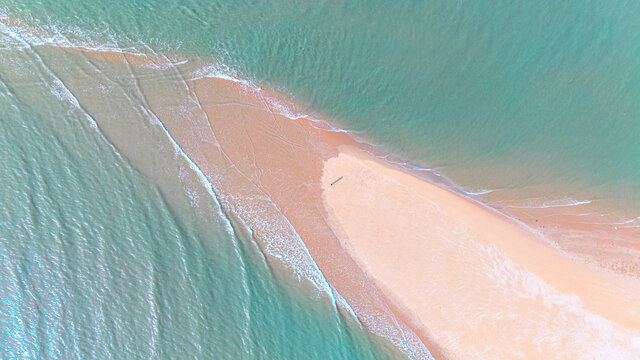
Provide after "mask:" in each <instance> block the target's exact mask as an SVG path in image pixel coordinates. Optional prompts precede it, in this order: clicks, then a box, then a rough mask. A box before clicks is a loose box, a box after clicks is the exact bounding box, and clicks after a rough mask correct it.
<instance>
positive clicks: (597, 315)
mask: <svg viewBox="0 0 640 360" xmlns="http://www.w3.org/2000/svg"><path fill="white" fill-rule="evenodd" d="M340 150H341V151H340V154H339V155H338V156H337V157H334V158H331V159H329V160H328V161H326V163H325V166H324V172H323V176H322V183H323V189H324V192H323V200H324V203H325V205H326V206H327V208H328V209H329V210H330V211H329V218H330V224H331V227H332V228H333V229H334V231H335V232H336V233H338V234H339V237H340V240H341V243H342V244H343V246H344V248H345V249H347V251H348V252H349V254H351V255H352V257H353V258H354V259H355V260H356V261H357V263H358V264H359V265H360V266H361V267H362V268H363V269H365V271H366V272H367V274H369V275H370V276H371V277H372V278H373V279H375V281H376V283H377V284H378V285H379V286H380V287H381V288H383V289H384V292H385V294H386V295H387V296H388V297H390V298H392V299H394V300H395V301H396V302H397V303H399V304H401V307H403V308H404V310H405V311H406V312H407V313H409V314H410V316H411V317H415V319H418V320H417V322H418V323H419V324H420V327H421V328H426V329H427V330H428V332H429V333H431V334H433V336H434V339H435V342H436V343H438V344H439V345H440V346H441V347H442V348H443V349H444V351H445V353H446V354H447V355H448V357H449V358H453V359H478V358H485V359H516V358H527V359H542V358H545V359H587V358H594V359H595V358H599V359H603V358H610V359H613V358H615V359H623V358H629V359H634V358H636V359H637V358H638V356H640V337H639V335H640V332H639V330H640V288H639V286H638V282H637V281H634V280H633V279H629V278H623V277H619V276H616V275H614V274H609V273H607V272H604V271H598V270H597V269H592V268H590V267H588V266H586V265H585V264H583V263H579V262H576V261H573V260H570V259H568V258H566V257H564V256H562V255H561V254H560V253H559V252H558V251H556V250H555V249H553V248H551V247H549V246H547V245H545V244H544V243H542V242H541V241H540V240H538V239H537V238H535V236H534V235H533V234H532V233H530V232H528V231H526V230H525V229H523V228H522V227H521V226H519V225H518V224H516V223H515V222H513V221H512V220H511V219H508V218H506V217H504V216H503V215H501V214H498V213H496V212H493V211H492V210H489V209H487V208H486V207H483V206H481V205H479V204H477V203H475V202H473V201H471V200H469V199H467V198H464V197H462V196H460V195H458V194H455V193H453V192H451V191H448V190H445V189H443V188H440V187H438V186H435V185H433V184H430V183H427V182H425V181H422V180H420V179H418V178H416V177H414V176H412V175H409V174H407V173H405V172H402V171H400V170H399V169H396V168H393V167H391V166H389V164H384V163H382V162H381V161H380V160H378V159H376V158H373V157H371V156H370V155H368V154H366V153H364V152H362V151H360V150H356V149H353V148H349V147H341V149H340ZM340 176H343V179H342V180H340V181H339V182H338V183H336V184H335V185H334V186H331V185H330V183H331V182H332V181H334V180H335V179H337V178H338V177H340Z"/></svg>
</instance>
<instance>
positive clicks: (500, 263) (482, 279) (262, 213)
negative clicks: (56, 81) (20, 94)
mask: <svg viewBox="0 0 640 360" xmlns="http://www.w3.org/2000/svg"><path fill="white" fill-rule="evenodd" d="M78 53H80V55H81V56H85V57H87V59H89V60H90V61H87V65H86V66H83V65H81V66H80V67H81V69H79V70H78V72H81V73H84V74H89V75H90V74H92V73H100V74H111V76H110V77H111V78H115V79H117V81H118V86H119V88H118V89H115V90H113V91H114V92H113V94H109V93H107V95H108V96H111V98H112V99H114V98H116V96H125V95H126V96H128V97H129V96H134V97H140V99H141V100H140V101H141V102H144V105H145V107H146V108H148V109H150V113H149V114H148V116H149V117H151V118H154V119H157V120H159V121H160V122H161V123H162V124H163V126H164V127H166V129H167V131H168V132H169V133H170V135H171V137H172V138H173V139H174V140H175V141H176V142H177V143H178V144H179V145H180V148H181V149H182V150H183V151H184V152H185V153H186V154H187V155H188V156H189V158H190V159H192V160H193V162H194V163H195V164H196V165H197V166H198V168H199V169H200V170H201V171H202V172H203V173H204V175H205V176H206V177H207V178H208V179H209V180H210V181H211V183H212V184H213V188H214V191H215V193H216V195H217V196H218V197H219V200H220V202H221V204H222V206H223V208H224V209H225V211H227V212H229V213H233V214H234V216H237V217H238V218H239V220H240V221H242V222H243V223H245V224H246V225H247V226H248V227H250V228H251V229H252V231H253V232H254V236H255V238H256V241H257V242H258V244H259V245H260V246H261V248H262V250H263V252H264V253H265V254H267V256H268V257H269V261H270V262H271V263H272V264H278V263H279V262H284V260H282V259H284V258H287V256H286V255H287V254H288V255H290V258H294V259H295V258H302V257H304V256H307V255H305V254H306V253H305V251H307V250H308V253H309V254H310V255H311V257H312V258H313V261H314V262H315V264H317V266H318V267H319V268H320V270H321V271H322V275H323V276H324V278H326V279H327V281H328V282H329V283H330V284H331V286H332V288H333V291H335V292H336V293H337V294H339V295H340V296H341V297H343V298H344V299H345V300H346V301H347V302H348V304H349V305H350V307H351V308H352V309H353V310H354V311H355V313H356V315H357V317H358V320H359V321H360V322H361V323H362V324H363V325H364V326H365V327H367V328H368V329H370V330H371V332H372V333H374V334H377V335H379V336H381V337H383V338H385V339H388V340H390V341H391V342H393V343H395V344H396V345H397V346H400V347H410V348H411V349H412V350H410V351H413V355H414V356H415V357H416V358H421V357H422V358H424V357H426V356H427V355H426V351H425V346H426V348H428V349H429V350H430V352H431V353H432V354H433V355H434V357H436V358H437V359H445V358H446V359H522V358H529V359H537V358H549V359H567V358H568V359H575V358H580V359H589V358H616V359H627V358H628V359H632V358H635V355H637V354H638V353H640V281H638V279H637V278H634V277H631V276H622V275H619V274H616V273H613V272H610V271H607V270H606V269H604V268H601V267H598V266H596V265H593V264H587V263H585V262H581V261H578V260H575V259H573V258H571V257H569V256H566V255H565V254H564V253H563V252H561V251H560V250H559V249H557V248H555V247H553V246H551V245H549V244H548V243H546V242H544V241H542V240H541V239H540V238H539V237H538V235H539V234H538V233H536V230H535V229H534V228H532V227H528V226H527V225H526V224H524V223H518V222H516V221H515V220H514V219H512V218H510V217H508V216H506V215H505V214H502V213H499V212H496V211H495V210H494V209H492V208H489V207H487V206H484V205H482V204H480V203H479V202H476V201H473V200H472V199H469V198H466V197H463V196H461V195H460V194H458V193H456V192H454V191H451V190H447V189H444V188H442V187H439V186H437V185H434V184H432V183H429V182H427V181H425V180H423V179H420V178H418V177H416V176H414V175H412V174H410V173H409V172H407V171H405V170H404V169H402V168H401V167H399V166H397V165H394V164H393V163H390V162H386V161H384V160H382V159H381V158H379V157H376V156H375V155H374V154H375V149H373V148H372V147H371V146H368V145H364V144H361V143H359V142H358V141H356V140H355V139H354V138H352V137H351V136H349V135H348V134H347V133H343V132H335V131H329V130H327V126H323V125H322V124H321V123H317V122H314V121H311V120H309V119H307V118H304V117H302V118H298V119H295V120H294V119H291V118H290V117H287V116H285V115H282V113H281V112H280V111H279V110H278V109H277V107H276V106H274V104H273V103H272V102H270V99H274V98H278V97H282V96H281V95H280V94H277V93H275V92H274V93H269V91H268V90H263V91H262V92H256V91H254V90H252V89H251V88H249V87H247V86H246V85H245V84H243V83H240V82H237V81H230V80H226V79H221V78H215V77H198V78H193V77H189V76H187V75H188V74H189V73H190V71H191V70H193V69H192V68H187V69H177V70H175V72H173V73H171V72H169V75H166V74H165V75H164V77H159V76H155V74H156V73H155V72H157V71H159V70H156V69H153V68H152V67H148V66H146V67H145V66H137V65H139V64H141V63H144V61H143V60H142V59H140V58H139V57H136V56H131V55H122V54H114V53H109V52H89V51H75V50H74V51H68V50H67V51H65V52H64V54H62V55H60V57H61V59H64V57H66V56H72V57H73V56H79V55H78ZM192 63H195V62H192ZM123 65H126V66H123ZM189 66H195V67H197V66H199V64H197V63H195V64H191V65H189ZM161 71H165V72H167V71H166V70H161ZM60 74H61V75H60V76H61V78H62V80H63V81H64V83H65V84H66V86H67V87H69V89H71V90H72V91H74V93H75V94H76V97H77V99H78V101H79V102H80V104H82V106H83V108H84V109H86V111H87V112H88V113H89V114H91V115H92V116H93V117H94V118H95V119H96V122H97V123H98V124H99V126H100V127H101V130H102V131H103V132H104V133H105V134H106V136H107V137H108V138H110V139H114V140H113V141H114V143H115V145H116V146H117V147H119V144H118V143H117V141H118V140H117V139H118V137H119V136H120V138H122V136H121V133H122V132H124V131H125V130H123V129H121V128H118V127H116V126H114V125H111V124H110V122H109V119H110V118H111V117H114V116H127V115H126V114H127V112H128V111H129V110H127V109H124V110H122V111H120V112H118V111H115V110H114V109H112V108H109V107H105V105H104V104H103V103H101V102H100V101H97V100H96V99H95V98H92V92H91V90H92V89H93V88H91V86H93V87H94V88H96V89H97V88H98V87H100V84H91V82H90V80H87V79H90V77H87V78H85V79H83V78H80V77H79V76H77V77H74V76H73V73H70V74H67V75H66V76H65V73H64V71H60ZM114 74H120V75H122V76H121V78H118V76H115V75H114ZM131 74H133V75H134V76H135V79H131V78H128V76H130V75H131ZM100 76H102V75H100ZM98 77H99V76H98ZM123 89H124V90H123ZM88 90H89V91H88ZM96 91H97V90H96ZM120 93H122V94H123V95H122V94H121V95H118V94H120ZM119 134H120V135H119ZM123 139H126V137H125V138H123ZM120 145H122V147H119V149H120V150H121V151H124V152H125V155H126V151H127V148H126V144H125V143H122V144H120ZM337 179H340V180H339V181H337V182H336V180H337ZM332 183H333V185H331V184H332ZM523 217H524V216H523ZM532 219H533V218H532ZM300 240H301V241H302V242H303V243H304V247H302V248H300ZM274 266H276V265H274Z"/></svg>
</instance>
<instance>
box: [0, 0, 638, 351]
mask: <svg viewBox="0 0 640 360" xmlns="http://www.w3.org/2000/svg"><path fill="white" fill-rule="evenodd" d="M0 13H1V14H2V15H5V16H8V17H10V18H12V19H14V18H15V19H20V20H21V21H23V22H24V23H25V25H28V26H29V27H30V29H32V30H34V31H36V32H37V33H38V34H39V35H41V37H42V38H48V40H47V41H50V42H60V41H70V42H72V43H82V44H87V43H91V44H94V45H100V44H104V45H108V46H111V47H116V48H121V49H129V50H132V51H137V52H143V53H158V54H178V55H179V54H190V55H191V54H193V55H197V56H199V57H201V58H205V59H211V61H216V62H219V63H222V64H225V65H227V66H228V67H229V68H230V69H233V70H235V71H237V72H238V73H239V74H240V76H241V77H244V78H249V79H252V80H254V81H256V82H258V83H266V84H269V85H271V86H274V87H276V88H278V89H280V90H282V91H284V92H286V93H288V94H291V96H293V97H294V98H295V99H296V100H298V101H299V102H301V103H303V104H305V105H306V106H308V113H310V114H312V115H313V116H318V117H322V118H326V117H328V118H330V119H333V120H334V121H335V122H336V123H337V124H338V125H339V126H341V127H344V128H346V129H349V130H352V131H354V132H355V133H357V134H358V135H359V136H361V137H363V138H365V139H367V140H369V141H371V142H373V143H375V144H379V145H381V146H382V147H383V148H385V149H388V150H389V152H390V153H391V154H393V155H394V156H396V157H398V158H402V159H405V160H409V161H411V162H412V163H414V164H417V165H419V166H422V167H428V168H434V169H436V170H438V171H439V172H441V173H443V174H445V175H446V176H447V177H449V178H451V179H453V180H454V181H455V182H457V183H459V184H461V185H463V186H465V187H466V188H467V189H470V190H478V191H480V190H484V189H486V190H493V191H495V194H496V196H497V197H498V198H499V199H513V200H517V201H521V202H525V203H527V204H528V205H532V206H544V204H545V203H548V201H556V203H557V202H560V203H562V202H563V201H567V203H570V201H574V200H575V201H594V202H596V203H601V204H602V205H603V207H605V208H621V207H625V208H627V210H625V214H624V216H627V217H629V218H633V217H635V216H638V215H639V213H640V210H639V208H640V207H639V206H638V204H640V145H638V144H640V121H639V119H640V105H638V104H639V103H640V102H638V101H637V99H639V98H640V71H638V69H640V30H639V29H640V26H639V25H640V3H638V2H632V1H629V2H624V1H584V2H571V1H565V2H562V1H560V2H558V1H541V2H511V1H493V2H490V3H487V2H480V1H422V2H418V1H411V2H388V1H367V2H364V1H363V2H340V3H337V2H329V1H295V2H294V1H272V2H255V1H226V2H225V1H203V0H191V1H121V0H118V1H111V2H109V3H108V4H106V3H104V2H97V1H93V2H87V1H79V0H65V1H22V0H18V1H15V0H4V1H3V2H2V4H0ZM5 40H6V41H5ZM24 45H25V43H24V42H20V41H17V40H15V38H14V39H9V37H7V36H5V35H3V42H2V45H1V46H0V51H1V55H0V56H1V60H2V61H1V62H0V90H1V92H0V93H1V95H2V99H1V100H2V101H1V102H0V119H1V122H0V124H1V125H2V133H1V134H0V136H1V143H2V145H3V146H2V148H1V149H0V150H1V160H2V161H1V163H0V176H1V180H2V184H3V185H2V186H1V187H0V202H1V205H2V206H1V211H2V215H1V218H0V240H1V242H0V248H1V251H0V256H1V258H2V260H1V262H0V271H1V277H0V300H1V302H0V331H1V332H0V334H1V335H0V342H1V343H2V344H3V346H2V349H3V350H0V357H2V358H149V357H151V358H176V357H179V358H191V357H196V358H274V359H280V358H287V359H299V358H318V359H325V358H344V359H351V358H361V359H369V358H376V357H379V358H387V357H390V356H397V354H394V355H390V354H389V353H387V352H386V350H385V349H384V348H383V347H382V346H379V345H374V343H373V342H372V340H371V339H370V338H369V336H368V335H367V334H366V332H365V331H364V330H362V329H360V328H359V327H358V325H357V324H355V323H353V322H351V321H350V320H349V319H348V317H344V316H343V315H341V314H340V313H339V312H338V311H337V310H336V309H335V307H334V305H333V301H332V300H331V299H329V297H328V296H319V297H318V296H316V297H314V296H307V295H308V294H307V293H305V292H304V291H297V290H299V289H298V288H297V287H298V286H299V285H296V283H295V282H291V283H289V282H286V281H281V279H279V278H278V275H277V273H276V272H273V271H272V269H270V268H269V266H268V265H267V264H266V263H265V262H264V260H263V259H262V257H261V253H260V251H259V250H258V249H257V247H256V246H255V245H254V243H253V242H252V239H251V236H250V235H249V234H248V233H247V232H246V231H244V230H242V229H235V231H234V230H233V229H230V228H229V226H230V225H229V223H228V221H227V220H226V216H225V215H224V214H222V213H220V210H219V206H218V205H217V203H216V202H215V198H213V197H211V196H210V195H209V194H208V192H207V190H206V185H202V184H201V183H200V182H198V180H197V175H196V174H195V171H194V170H189V169H190V168H189V166H188V164H187V163H186V160H185V159H180V158H179V157H178V159H177V160H176V158H175V157H174V154H173V152H172V150H171V149H170V146H169V145H167V144H165V145H161V143H162V140H160V139H161V136H160V135H158V136H156V137H154V138H152V140H153V141H151V140H149V141H145V142H142V144H141V147H140V149H144V148H152V147H153V146H157V147H158V149H159V150H158V151H157V152H154V156H157V157H155V158H154V159H155V160H154V161H152V163H151V164H148V163H144V162H141V161H140V157H135V156H127V151H124V150H125V149H121V148H118V146H116V148H113V147H112V146H111V145H110V143H113V144H116V145H117V141H115V140H114V139H109V138H108V137H105V136H103V135H101V133H100V132H98V131H97V130H96V129H95V128H93V127H92V125H91V124H92V121H91V119H90V118H88V117H87V116H86V114H84V113H83V112H82V109H78V108H77V107H74V106H70V105H69V104H70V102H71V105H73V100H70V99H68V98H67V97H66V95H65V91H64V89H63V88H60V83H58V82H56V81H55V80H54V77H55V76H53V75H52V74H51V73H50V72H49V71H48V70H47V69H49V67H48V66H47V61H48V60H46V59H47V57H46V54H42V51H40V50H39V49H36V50H34V51H31V50H29V49H26V50H25V49H23V47H24ZM43 57H44V59H45V60H43ZM60 65H61V64H58V66H60ZM62 65H64V64H62ZM142 129H144V127H142ZM140 131H142V130H140ZM165 140H166V139H165ZM154 144H155V145H154ZM159 144H160V145H159ZM163 146H164V147H163ZM140 149H138V150H140ZM136 151H137V150H136ZM136 151H131V149H129V152H128V153H129V154H134V153H135V152H136ZM140 151H143V150H140ZM147 151H150V150H147ZM167 164H174V165H167ZM167 168H168V169H167ZM185 171H186V172H187V173H188V174H190V175H184V172H185ZM185 176H186V178H185ZM189 179H190V180H189ZM185 183H186V184H191V185H189V186H185ZM194 199H199V200H197V201H196V200H194ZM571 199H573V200H571ZM300 286H301V285H300ZM212 354H215V355H212Z"/></svg>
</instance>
